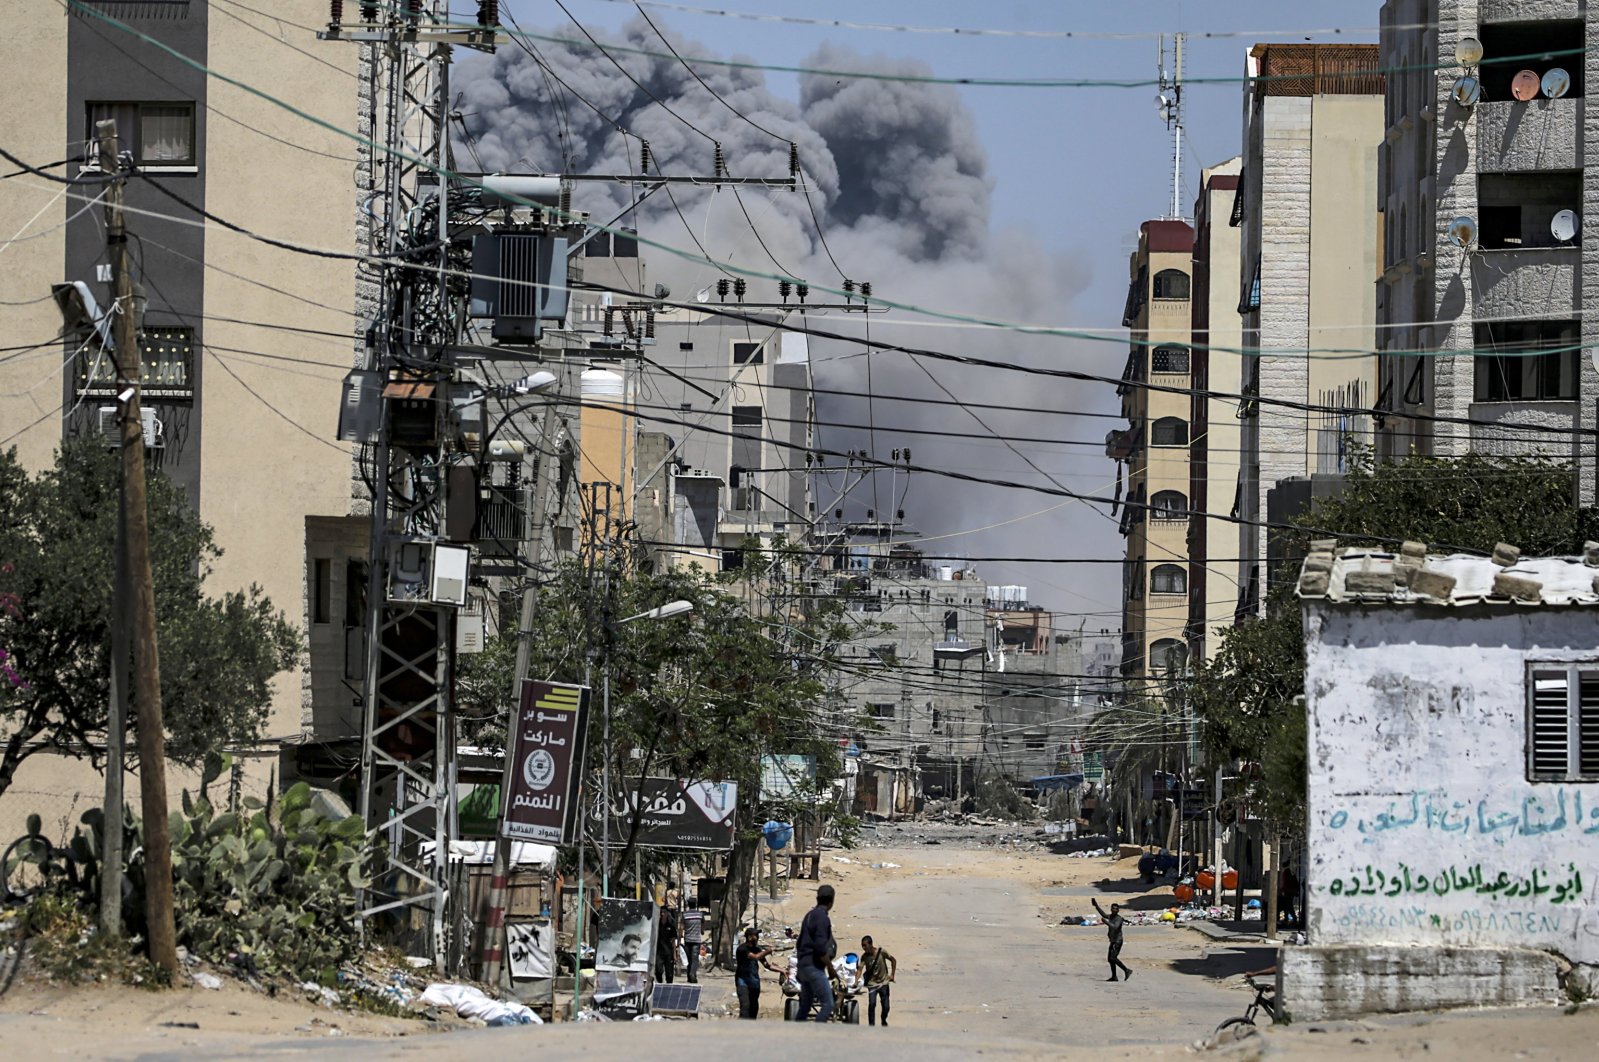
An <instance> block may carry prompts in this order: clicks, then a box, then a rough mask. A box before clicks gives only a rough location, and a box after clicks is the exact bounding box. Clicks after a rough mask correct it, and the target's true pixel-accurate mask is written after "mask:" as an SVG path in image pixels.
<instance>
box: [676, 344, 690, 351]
mask: <svg viewBox="0 0 1599 1062" xmlns="http://www.w3.org/2000/svg"><path fill="white" fill-rule="evenodd" d="M677 349H678V350H682V351H689V350H693V349H694V344H693V343H679V344H678V345H677Z"/></svg>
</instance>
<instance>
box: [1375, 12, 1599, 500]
mask: <svg viewBox="0 0 1599 1062" xmlns="http://www.w3.org/2000/svg"><path fill="white" fill-rule="evenodd" d="M1382 25H1383V30H1382V59H1383V64H1384V66H1387V67H1393V68H1397V69H1402V70H1403V71H1404V73H1396V74H1394V75H1392V76H1391V77H1390V78H1389V81H1388V94H1387V103H1388V107H1387V115H1386V118H1385V128H1386V133H1385V135H1384V138H1383V143H1382V148H1381V155H1380V160H1381V192H1380V195H1381V202H1380V206H1381V208H1382V210H1383V212H1384V213H1383V217H1384V228H1385V239H1384V241H1383V258H1382V265H1383V269H1382V275H1381V279H1380V281H1379V283H1378V284H1377V313H1378V322H1379V324H1380V326H1381V327H1380V329H1379V334H1378V346H1379V347H1380V348H1381V349H1382V350H1383V352H1384V354H1383V358H1382V386H1381V402H1380V403H1379V404H1380V405H1381V406H1382V408H1383V409H1384V410H1390V411H1392V415H1391V416H1389V417H1386V418H1385V420H1384V423H1383V425H1382V430H1381V431H1380V432H1379V433H1378V441H1379V447H1380V450H1381V452H1382V453H1383V454H1385V455H1402V454H1406V453H1410V452H1419V453H1436V454H1441V455H1455V454H1462V453H1466V452H1468V451H1486V452H1490V453H1519V454H1547V455H1549V456H1551V457H1554V458H1556V459H1559V460H1571V459H1573V457H1575V458H1576V459H1577V462H1578V464H1579V466H1580V468H1581V472H1582V474H1581V492H1582V497H1583V501H1584V504H1593V500H1594V449H1593V447H1592V445H1591V442H1592V440H1591V438H1586V439H1582V438H1580V437H1578V436H1575V435H1573V434H1571V432H1572V429H1581V430H1583V431H1592V430H1593V428H1594V426H1595V420H1594V418H1595V415H1596V414H1595V409H1594V403H1593V396H1594V395H1595V394H1599V374H1596V372H1595V369H1594V366H1593V364H1592V359H1590V358H1589V357H1588V355H1587V352H1586V350H1585V349H1579V348H1583V347H1585V345H1591V344H1593V343H1594V342H1595V336H1596V334H1599V323H1596V322H1593V321H1590V320H1589V318H1590V317H1592V316H1594V315H1592V314H1588V313H1586V312H1585V303H1584V296H1585V293H1586V291H1587V290H1589V289H1590V286H1589V285H1587V284H1586V283H1585V278H1586V276H1588V275H1590V273H1591V271H1592V270H1594V269H1595V268H1599V257H1596V256H1599V251H1594V252H1590V251H1589V249H1588V247H1585V246H1584V240H1583V238H1582V234H1581V231H1580V230H1581V222H1580V220H1578V221H1577V222H1575V224H1574V228H1575V229H1576V230H1577V231H1575V232H1574V233H1571V234H1568V235H1567V236H1565V237H1562V236H1561V235H1559V234H1557V233H1556V232H1555V229H1554V226H1553V222H1554V219H1555V217H1556V215H1557V214H1559V213H1560V212H1561V211H1570V212H1571V213H1573V214H1575V215H1577V217H1578V218H1579V219H1580V217H1581V215H1583V214H1584V213H1586V214H1588V216H1590V217H1591V216H1593V215H1594V212H1593V211H1588V210H1586V207H1587V205H1588V204H1590V203H1593V204H1594V205H1595V207H1596V209H1599V181H1596V180H1590V179H1589V176H1590V172H1589V169H1588V167H1587V158H1588V156H1589V155H1590V154H1591V153H1592V152H1593V151H1595V150H1599V148H1596V143H1599V138H1596V136H1595V135H1594V133H1590V132H1588V130H1589V129H1591V128H1593V123H1592V122H1590V121H1589V120H1588V116H1587V111H1586V101H1585V100H1584V95H1585V87H1586V85H1587V83H1588V81H1589V79H1590V78H1593V77H1595V76H1599V53H1596V48H1595V46H1596V45H1599V19H1596V18H1595V17H1594V15H1593V13H1592V10H1591V9H1590V8H1589V7H1588V6H1587V5H1586V4H1583V3H1580V2H1578V0H1390V2H1389V3H1387V4H1385V5H1384V7H1383V13H1382ZM1466 38H1474V39H1476V40H1477V41H1478V42H1479V46H1480V50H1481V52H1482V55H1481V59H1480V62H1478V63H1475V64H1473V65H1471V66H1470V67H1463V66H1460V65H1457V64H1456V62H1455V58H1456V48H1457V45H1458V44H1459V43H1460V42H1461V41H1462V40H1464V39H1466ZM1584 48H1586V49H1587V52H1586V54H1582V49H1584ZM1533 56H1537V57H1538V58H1532V57H1533ZM1524 71H1525V72H1530V74H1531V75H1532V77H1531V81H1530V83H1528V84H1527V88H1528V91H1527V92H1526V96H1527V98H1518V97H1517V96H1515V95H1514V94H1513V84H1514V80H1515V79H1516V77H1518V76H1519V75H1521V74H1522V73H1523V72H1524ZM1556 71H1559V72H1563V73H1564V74H1565V77H1564V78H1560V77H1559V74H1558V73H1553V72H1556ZM1463 75H1466V76H1469V77H1471V78H1472V79H1473V80H1474V81H1475V82H1476V84H1477V86H1478V88H1479V90H1480V91H1479V95H1480V98H1479V99H1477V100H1476V101H1475V102H1472V100H1471V93H1469V92H1463V93H1462V97H1461V98H1457V95H1456V89H1457V82H1458V81H1459V79H1460V78H1461V77H1462V76H1463ZM1550 76H1553V78H1554V79H1555V80H1558V81H1563V82H1564V87H1563V91H1562V89H1561V88H1559V87H1556V88H1555V90H1554V91H1555V92H1556V93H1558V94H1555V95H1552V94H1551V93H1550V91H1547V90H1545V88H1544V87H1543V84H1542V82H1543V80H1544V79H1545V78H1546V77H1550ZM1553 83H1554V82H1553V81H1551V82H1550V84H1551V85H1553ZM1465 87H1466V88H1469V85H1468V86H1465ZM1456 218H1465V219H1469V221H1470V222H1471V223H1472V224H1473V225H1474V226H1475V229H1476V234H1475V238H1474V239H1472V240H1471V241H1470V242H1469V243H1467V244H1465V245H1462V244H1461V243H1457V242H1455V241H1454V240H1453V239H1451V238H1450V236H1449V232H1450V228H1451V223H1452V222H1453V221H1454V220H1455V219H1456ZM1417 351H1419V352H1424V353H1421V354H1417V353H1413V352H1417ZM1435 416H1444V417H1456V418H1466V419H1469V421H1470V422H1471V423H1469V424H1466V423H1447V422H1445V423H1439V422H1437V421H1434V420H1431V419H1429V418H1431V417H1435ZM1512 425H1529V426H1531V427H1532V429H1533V430H1521V431H1517V430H1515V429H1514V428H1512V427H1511V426H1512ZM1539 429H1543V430H1539Z"/></svg>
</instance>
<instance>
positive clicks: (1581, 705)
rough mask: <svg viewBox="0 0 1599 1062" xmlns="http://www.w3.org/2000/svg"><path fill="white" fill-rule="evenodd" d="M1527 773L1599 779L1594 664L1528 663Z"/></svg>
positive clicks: (1598, 694) (1549, 778) (1551, 778)
mask: <svg viewBox="0 0 1599 1062" xmlns="http://www.w3.org/2000/svg"><path fill="white" fill-rule="evenodd" d="M1528 672H1529V674H1528V682H1527V686H1528V689H1527V694H1528V709H1527V778H1528V779H1529V780H1531V781H1534V782H1579V781H1580V782H1595V781H1599V670H1590V669H1588V668H1579V667H1577V666H1576V665H1557V666H1550V665H1547V664H1534V665H1531V666H1530V667H1529V668H1528Z"/></svg>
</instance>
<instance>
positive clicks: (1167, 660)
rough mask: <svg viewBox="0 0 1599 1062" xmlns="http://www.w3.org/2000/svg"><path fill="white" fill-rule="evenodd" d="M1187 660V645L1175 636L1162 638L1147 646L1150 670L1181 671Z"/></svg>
mask: <svg viewBox="0 0 1599 1062" xmlns="http://www.w3.org/2000/svg"><path fill="white" fill-rule="evenodd" d="M1187 662H1188V646H1186V645H1184V644H1183V643H1182V642H1180V641H1178V640H1177V639H1176V638H1162V639H1160V640H1159V641H1157V642H1156V643H1155V644H1154V645H1151V646H1150V647H1149V668H1150V670H1151V671H1181V670H1182V669H1183V665H1184V664H1186V663H1187Z"/></svg>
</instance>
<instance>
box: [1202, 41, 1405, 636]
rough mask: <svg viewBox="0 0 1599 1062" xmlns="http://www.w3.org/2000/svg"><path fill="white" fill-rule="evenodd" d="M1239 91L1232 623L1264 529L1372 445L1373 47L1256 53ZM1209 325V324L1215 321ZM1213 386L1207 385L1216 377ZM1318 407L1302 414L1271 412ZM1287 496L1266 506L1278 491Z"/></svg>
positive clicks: (1256, 594)
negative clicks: (1238, 461) (1239, 410)
mask: <svg viewBox="0 0 1599 1062" xmlns="http://www.w3.org/2000/svg"><path fill="white" fill-rule="evenodd" d="M1247 72H1248V75H1249V78H1250V80H1249V81H1247V82H1246V84H1245V87H1244V144H1243V146H1244V163H1243V172H1242V176H1241V179H1240V182H1239V189H1238V199H1237V202H1236V204H1235V206H1234V209H1233V211H1232V215H1231V219H1230V220H1231V222H1232V223H1233V224H1235V225H1238V226H1240V228H1241V230H1242V231H1241V239H1240V249H1239V251H1240V265H1241V270H1240V282H1241V283H1240V300H1239V304H1238V311H1239V313H1240V314H1242V315H1243V322H1242V324H1243V346H1244V348H1245V349H1246V350H1247V351H1248V355H1247V356H1246V357H1245V359H1244V361H1243V367H1242V368H1243V375H1242V390H1243V392H1244V393H1245V394H1247V395H1250V396H1253V397H1257V398H1259V399H1261V401H1259V402H1253V403H1250V404H1248V406H1247V407H1246V410H1245V413H1246V415H1245V418H1244V422H1243V450H1244V454H1243V461H1242V468H1241V469H1240V473H1239V482H1240V489H1239V501H1238V515H1239V516H1240V517H1241V518H1242V519H1243V521H1244V523H1242V524H1241V525H1240V532H1239V554H1238V555H1239V556H1240V557H1242V558H1245V560H1244V562H1243V563H1244V570H1243V571H1242V572H1241V578H1240V582H1241V583H1242V587H1241V588H1240V592H1239V597H1238V600H1239V604H1240V612H1241V613H1244V614H1247V613H1250V612H1253V611H1254V610H1256V609H1257V608H1258V607H1259V604H1260V601H1261V597H1262V588H1263V585H1264V580H1266V579H1268V578H1270V577H1271V574H1272V571H1271V569H1272V568H1273V567H1274V565H1275V562H1276V560H1277V559H1280V558H1277V549H1276V547H1275V546H1274V544H1273V540H1272V536H1270V535H1268V534H1267V533H1266V531H1265V530H1264V529H1263V527H1262V526H1261V525H1262V523H1279V524H1280V523H1291V522H1292V521H1293V518H1294V517H1295V516H1296V515H1298V514H1299V513H1300V512H1301V511H1302V507H1303V504H1304V502H1305V500H1306V499H1307V498H1308V496H1309V494H1310V493H1311V492H1312V490H1313V484H1311V483H1310V481H1309V477H1313V476H1317V475H1321V476H1336V475H1338V474H1340V473H1342V472H1343V471H1344V470H1345V468H1346V467H1347V462H1348V459H1349V456H1350V455H1349V452H1348V445H1349V442H1350V441H1351V440H1352V439H1354V440H1365V441H1366V442H1367V443H1368V444H1369V442H1370V433H1371V429H1372V425H1371V419H1370V417H1369V416H1366V415H1364V414H1363V413H1361V412H1359V411H1361V410H1365V409H1370V408H1371V407H1372V406H1373V405H1374V404H1375V403H1376V399H1377V392H1376V385H1377V359H1376V357H1375V355H1374V354H1369V353H1363V352H1369V351H1371V350H1372V342H1373V335H1374V330H1375V321H1376V305H1375V297H1374V293H1373V287H1372V281H1373V278H1374V277H1376V275H1377V272H1378V266H1377V253H1378V245H1379V243H1380V241H1381V237H1380V234H1379V231H1378V218H1379V211H1378V203H1377V146H1378V144H1380V143H1381V142H1382V139H1383V75H1382V72H1381V68H1380V66H1379V62H1378V54H1377V46H1376V45H1363V44H1259V45H1256V46H1255V47H1254V49H1253V50H1251V51H1250V53H1249V59H1248V71H1247ZM1213 323H1214V322H1213ZM1213 379H1214V377H1213ZM1282 401H1288V402H1295V403H1302V404H1305V405H1310V406H1314V407H1319V408H1318V410H1316V411H1310V412H1307V411H1306V410H1304V409H1302V408H1293V407H1291V406H1285V405H1280V404H1274V403H1275V402H1282ZM1285 480H1294V481H1295V485H1294V486H1292V487H1290V488H1289V489H1287V490H1285V491H1284V492H1283V493H1282V494H1279V495H1278V496H1277V497H1276V498H1275V499H1270V498H1268V495H1269V494H1271V492H1272V491H1274V490H1275V489H1276V488H1277V487H1278V485H1279V484H1280V483H1282V482H1283V481H1285Z"/></svg>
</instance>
